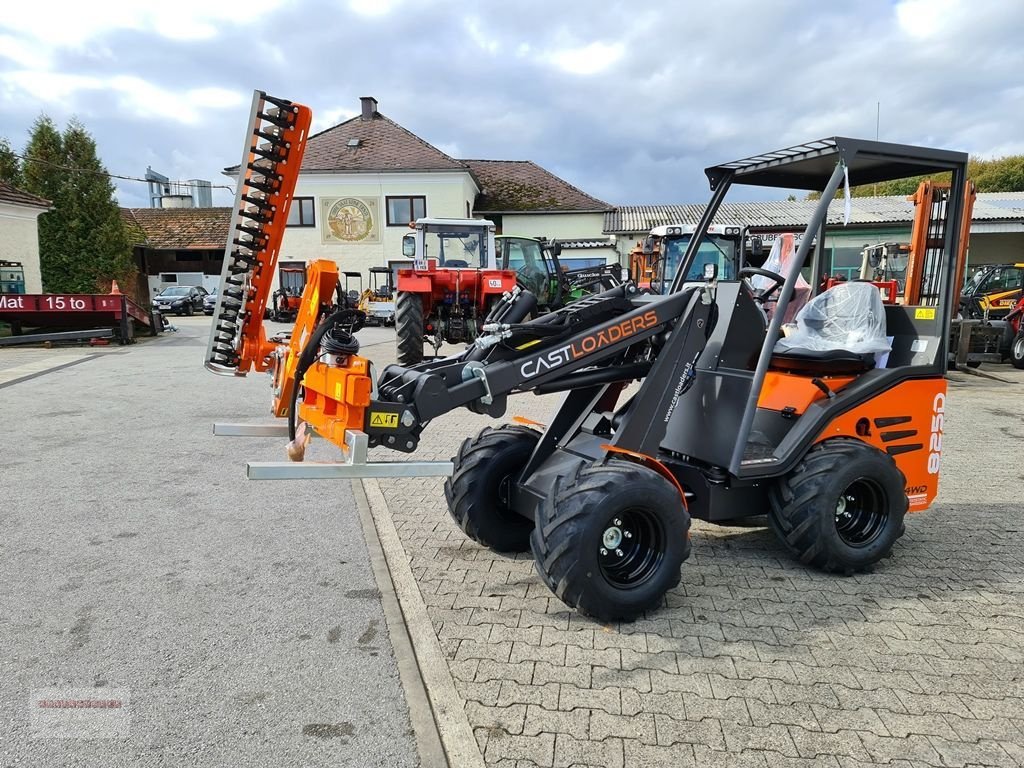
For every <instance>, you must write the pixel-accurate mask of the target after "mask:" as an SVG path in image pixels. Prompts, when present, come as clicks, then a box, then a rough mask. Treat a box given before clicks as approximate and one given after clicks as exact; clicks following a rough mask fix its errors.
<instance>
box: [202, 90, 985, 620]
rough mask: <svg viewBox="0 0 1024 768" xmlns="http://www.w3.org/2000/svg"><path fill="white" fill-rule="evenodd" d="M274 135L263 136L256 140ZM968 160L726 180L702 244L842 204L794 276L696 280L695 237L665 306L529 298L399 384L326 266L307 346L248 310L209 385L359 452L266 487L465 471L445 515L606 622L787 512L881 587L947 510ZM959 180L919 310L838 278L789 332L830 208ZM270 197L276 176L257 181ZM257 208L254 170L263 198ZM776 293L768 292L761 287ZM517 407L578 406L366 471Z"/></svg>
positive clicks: (779, 168)
mask: <svg viewBox="0 0 1024 768" xmlns="http://www.w3.org/2000/svg"><path fill="white" fill-rule="evenodd" d="M261 98H263V97H262V95H260V94H257V99H261ZM293 106H294V110H295V111H294V114H295V116H296V117H295V120H296V121H298V120H299V119H302V120H306V119H307V118H306V117H305V114H306V112H307V111H308V110H306V109H305V108H304V107H299V106H298V105H293ZM256 114H257V116H259V115H261V114H263V112H262V111H261V110H259V109H257V110H256ZM306 125H308V122H306ZM260 130H261V129H260V123H259V121H258V120H257V122H256V123H255V125H254V126H253V127H251V128H250V132H251V135H253V134H259V132H260ZM247 146H248V145H247ZM288 151H289V154H288V156H287V163H283V164H282V170H281V171H280V175H281V178H282V181H281V183H280V188H279V190H278V192H277V196H276V197H274V198H273V199H272V200H271V201H270V204H272V205H274V206H275V208H273V209H270V210H271V211H282V209H283V213H276V212H275V213H272V215H271V216H270V217H269V219H268V220H267V221H266V223H265V226H264V227H263V228H262V229H261V230H260V233H259V236H260V237H261V240H260V243H261V244H260V246H259V247H258V248H256V249H255V250H251V251H250V250H248V249H249V244H248V241H245V245H244V246H243V247H244V248H245V249H247V250H245V251H239V252H238V256H237V257H232V258H229V259H228V260H226V261H227V263H228V267H227V272H226V274H230V273H231V270H232V268H233V267H234V265H236V264H239V263H240V261H241V262H246V261H247V260H246V259H245V258H243V257H246V256H248V255H249V253H251V254H252V256H253V259H252V270H251V272H250V273H248V282H246V283H245V286H246V292H245V295H244V297H243V298H244V302H251V303H254V304H255V305H256V307H257V308H258V307H259V305H260V302H261V296H262V297H263V299H262V300H265V294H264V293H262V292H263V291H265V290H266V288H265V287H264V285H263V283H262V282H261V280H262V275H263V270H264V269H265V265H266V264H268V263H270V262H271V261H272V260H273V256H274V254H275V253H276V250H275V249H276V247H277V246H278V245H279V237H280V230H279V229H278V228H277V227H278V226H279V225H280V223H281V222H282V221H284V219H283V218H281V217H283V216H286V215H287V207H288V206H287V198H288V196H289V195H290V194H291V189H290V188H289V187H288V186H287V185H288V184H289V183H292V182H291V181H290V176H289V174H290V173H291V171H290V170H289V169H294V168H297V167H298V164H299V163H298V162H295V156H296V153H297V154H298V156H299V157H300V158H301V142H300V141H299V140H298V138H297V134H295V133H294V132H293V133H289V150H288ZM250 159H251V158H250ZM966 164H967V156H966V154H963V153H959V152H950V151H946V150H940V149H929V148H924V147H913V146H904V145H896V144H885V143H880V142H874V141H863V140H858V139H850V138H839V137H836V138H829V139H822V140H819V141H814V142H809V143H807V144H803V145H799V146H795V147H789V148H786V149H784V150H780V151H777V152H772V153H767V154H764V155H759V156H755V157H749V158H744V159H741V160H737V161H734V162H730V163H725V164H721V165H716V166H712V167H710V168H708V169H707V171H706V173H707V176H708V179H709V181H710V185H711V190H712V194H711V199H710V202H709V204H708V206H707V208H706V209H705V211H704V213H703V216H702V219H701V221H700V222H699V223H698V224H697V231H699V232H705V231H707V228H708V227H709V226H710V224H711V221H712V220H713V218H714V216H715V214H716V213H717V211H718V209H719V206H720V205H721V203H722V201H723V199H724V198H725V195H726V194H727V192H728V191H729V189H730V188H731V187H732V186H734V185H756V186H764V187H769V188H775V189H780V190H789V189H797V190H807V191H818V192H820V193H821V198H820V201H819V202H818V204H817V205H816V206H815V209H814V212H813V214H812V216H811V220H810V223H809V224H808V227H807V229H806V232H805V233H804V237H803V238H802V239H801V241H800V244H799V247H798V249H797V251H796V254H795V257H794V258H792V259H790V260H789V261H788V266H787V267H786V269H785V274H779V273H773V272H771V271H770V270H765V269H763V268H759V267H745V268H742V269H741V270H740V271H739V272H738V274H736V275H735V276H733V279H722V276H721V275H720V273H719V266H720V265H719V264H716V263H714V262H710V263H707V264H706V265H705V266H704V269H703V271H702V274H701V280H700V281H699V282H698V283H696V284H695V283H694V282H691V281H690V279H689V278H690V270H691V268H692V267H693V265H694V264H695V263H696V262H697V259H698V256H699V252H700V240H698V239H696V238H693V239H691V241H690V243H689V244H688V246H687V248H686V250H685V252H684V254H683V255H682V257H681V259H680V262H679V267H678V269H677V270H676V272H675V276H674V278H673V280H672V282H671V284H670V285H669V286H667V288H666V291H665V293H663V294H660V295H659V294H649V293H648V294H643V293H640V292H639V291H638V290H637V288H636V286H634V285H633V284H632V283H625V284H623V285H620V286H616V287H614V288H612V289H610V290H607V291H604V292H602V293H599V294H596V295H593V296H588V297H584V298H582V299H580V300H579V301H576V302H573V303H571V304H569V305H567V306H565V307H562V308H560V309H557V310H555V311H553V312H550V313H547V314H543V315H540V316H538V317H534V318H533V319H529V318H530V317H531V315H532V313H533V311H534V309H535V308H536V298H535V297H534V296H533V294H532V293H531V292H530V291H528V290H522V289H519V288H516V289H514V290H511V291H509V292H508V293H507V295H502V297H501V298H500V299H498V300H497V301H496V303H495V305H494V306H493V307H492V309H491V311H490V313H489V314H488V316H487V317H486V318H485V319H484V320H483V322H482V323H481V333H480V335H479V336H478V337H477V338H476V339H475V340H474V341H473V342H472V343H471V344H470V345H469V346H468V347H467V349H465V350H464V351H462V352H460V353H459V354H456V355H453V356H451V357H447V358H442V359H436V360H429V361H425V362H422V363H419V364H416V365H401V364H399V365H389V366H387V367H386V368H385V369H384V370H383V371H382V372H381V373H380V375H379V376H377V375H375V372H374V370H373V366H372V363H371V362H370V361H369V360H368V359H366V358H364V357H362V356H360V355H359V353H358V352H359V345H358V341H357V340H356V338H355V336H354V333H355V332H356V331H357V330H358V328H359V326H360V324H361V322H362V319H361V314H360V313H358V312H352V311H351V310H349V309H339V308H338V307H336V306H333V305H331V304H329V303H328V302H325V301H324V297H325V296H330V295H331V293H332V291H333V289H334V287H335V286H336V284H337V280H338V273H337V266H336V265H335V264H334V263H333V262H330V261H319V262H314V263H313V264H312V265H311V271H310V278H309V282H308V283H307V288H306V293H305V295H304V297H303V307H302V310H301V311H300V315H299V318H298V320H297V330H299V329H300V328H301V329H302V332H301V333H298V332H297V333H294V334H292V338H291V342H290V345H289V346H288V347H281V346H279V347H274V346H273V345H268V344H265V343H264V341H263V335H262V325H261V323H260V322H259V319H258V318H259V314H252V313H249V312H244V313H243V315H242V316H241V317H242V321H241V323H240V324H237V325H236V329H237V330H236V331H235V332H234V335H228V334H227V332H226V331H218V330H216V329H215V331H214V334H213V336H212V337H211V347H210V349H209V350H208V353H207V367H210V368H211V369H213V370H215V371H217V372H221V373H225V374H229V375H238V374H240V373H244V372H245V371H247V370H249V369H251V368H257V369H260V368H261V367H262V369H264V370H269V371H271V373H272V375H273V377H274V390H273V391H274V400H273V408H272V409H273V411H274V413H276V414H278V415H279V416H286V417H287V418H288V422H289V424H288V430H287V432H288V434H289V436H290V437H291V439H292V447H293V448H294V447H299V446H301V444H302V443H303V440H304V438H303V435H302V433H303V431H304V430H305V429H309V430H312V431H314V432H316V433H317V434H319V435H320V436H321V437H323V438H324V439H326V440H328V441H330V442H332V443H334V444H335V445H337V446H338V447H339V448H341V450H342V453H343V460H342V461H339V462H335V463H324V462H316V463H312V464H305V463H302V462H292V463H288V462H281V463H268V464H260V465H257V464H250V465H249V468H248V471H249V476H250V477H253V478H306V479H308V478H328V477H369V476H374V477H387V476H390V477H395V476H409V475H424V474H446V473H448V472H449V471H450V472H451V476H450V478H449V479H448V480H447V481H446V482H445V486H444V493H445V498H446V500H447V503H448V507H449V511H450V512H451V515H452V517H453V518H454V520H455V521H456V523H457V524H458V525H459V527H460V528H461V529H462V530H463V531H464V532H465V533H466V534H467V535H468V536H470V537H472V538H473V539H474V540H476V541H477V542H479V543H480V544H481V545H483V546H487V547H491V548H494V549H497V550H501V551H507V552H511V551H531V552H532V554H533V557H534V562H535V564H536V569H537V572H538V575H539V577H540V578H541V579H542V580H543V581H544V583H545V584H547V585H548V586H549V587H550V588H551V590H552V591H553V593H554V594H555V595H556V596H557V597H558V598H560V599H561V600H562V601H563V602H565V603H566V604H567V605H570V606H573V607H575V608H576V609H578V610H579V611H581V612H583V613H586V614H588V615H591V616H594V617H596V618H598V619H601V620H603V621H614V620H626V621H628V620H631V619H635V618H636V617H638V616H640V615H642V614H643V613H644V612H645V611H649V610H653V609H656V608H657V607H658V606H659V605H661V604H662V601H663V600H664V595H665V593H666V591H667V590H669V589H671V588H673V587H674V586H675V585H676V584H677V583H678V582H679V579H680V573H681V567H682V566H683V563H684V561H685V560H686V558H687V557H688V556H689V554H690V550H691V546H693V545H694V542H692V541H691V539H690V536H689V527H690V520H691V519H692V518H699V519H702V520H707V521H710V522H713V523H729V522H732V521H736V520H741V519H743V518H747V517H750V516H755V515H762V514H766V513H767V515H768V520H769V523H770V525H771V527H772V529H773V530H774V531H775V533H776V534H777V535H778V537H779V540H780V541H781V542H782V544H783V546H784V547H785V548H786V549H787V550H788V551H789V552H791V553H792V555H793V556H794V557H795V558H797V559H799V560H800V561H802V562H803V563H805V564H806V565H808V566H811V567H815V568H819V569H821V570H823V571H827V572H831V573H839V574H849V573H855V572H858V571H865V570H870V569H871V568H872V567H873V566H874V565H876V564H877V563H878V562H879V561H881V560H883V559H884V558H886V557H888V556H889V555H890V554H892V552H893V547H894V545H895V543H896V541H897V540H898V539H899V538H900V536H902V534H903V532H904V518H905V515H906V513H907V512H908V511H911V512H919V511H922V510H925V509H927V508H928V506H929V505H930V504H931V503H932V501H933V500H934V498H935V495H936V493H937V490H938V480H939V473H940V469H941V455H942V449H943V425H944V419H945V415H946V406H947V401H946V381H945V378H944V374H945V372H946V364H947V344H948V331H949V326H950V318H951V314H952V312H953V310H954V307H955V303H954V289H955V287H957V284H958V281H957V272H958V263H957V254H958V253H959V241H960V238H961V236H962V230H963V228H964V221H963V210H964V200H965V197H966V192H967V189H966V178H965V171H966ZM243 167H249V168H251V164H250V165H244V164H243ZM275 168H276V166H275ZM950 172H951V175H952V182H951V185H950V186H949V187H947V188H941V187H938V186H936V187H935V188H934V189H933V190H932V192H931V193H930V197H929V198H928V209H927V211H925V212H924V214H922V216H921V217H920V220H921V221H923V222H925V225H926V226H927V228H928V230H927V232H928V237H927V242H928V249H929V250H928V251H927V254H928V257H927V258H924V259H922V260H920V261H914V260H912V263H911V266H910V268H909V269H908V278H907V281H908V285H907V290H908V292H909V293H908V295H909V296H912V297H913V298H914V301H912V302H911V301H904V302H903V303H894V304H888V305H884V304H883V303H882V300H881V296H880V294H879V291H878V289H877V288H876V287H875V286H873V285H871V284H869V283H862V282H858V281H851V282H848V283H844V284H842V285H837V286H835V287H833V288H830V289H827V290H821V287H820V285H819V284H818V283H817V282H816V281H815V283H814V285H815V286H816V287H815V288H814V289H812V294H813V295H812V296H811V297H810V298H809V300H808V301H807V303H806V305H804V306H803V307H802V308H801V309H800V311H799V312H798V313H797V314H796V324H795V326H793V327H790V328H783V318H784V317H785V315H786V314H787V311H788V309H789V308H790V307H789V305H790V303H791V302H792V301H793V300H794V288H795V287H796V283H797V279H798V276H799V273H800V269H801V267H802V265H803V264H804V262H805V260H806V258H807V257H808V256H811V264H812V268H813V269H814V270H815V272H814V274H819V273H820V271H821V269H822V267H823V259H824V258H825V257H826V254H825V250H824V243H825V241H826V214H827V208H828V204H829V202H830V201H831V200H832V199H833V198H834V197H835V195H836V192H837V190H838V189H839V188H840V186H842V184H843V181H844V177H845V176H847V175H848V178H849V182H850V183H851V184H856V185H861V184H870V183H875V182H883V181H887V180H890V179H895V178H904V177H908V176H913V175H923V174H940V173H950ZM254 173H256V172H255V171H254ZM261 178H262V174H260V173H256V177H255V183H256V184H257V185H258V184H261V183H263V182H262V181H261ZM250 188H252V182H250V181H249V176H248V174H247V176H246V179H245V180H244V181H243V183H242V184H240V186H239V195H240V196H242V199H244V197H245V195H246V194H247V193H248V192H247V190H249V189H250ZM916 221H917V219H916V220H915V222H916ZM917 226H918V225H917V224H916V223H915V228H916V227H917ZM263 233H266V234H265V236H264V235H263ZM239 239H241V238H239ZM814 242H816V243H817V245H816V246H815V247H814V252H813V255H812V254H811V248H812V243H814ZM755 276H757V277H761V278H765V279H766V280H767V285H766V286H765V287H761V288H756V289H755V288H754V287H753V285H752V283H751V281H750V278H751V277H755ZM244 302H243V303H244ZM227 319H228V320H231V319H232V318H231V316H230V314H229V316H228V317H227ZM233 350H240V351H241V352H240V353H239V354H235V353H233ZM634 382H639V384H638V385H637V386H630V385H632V384H633V383H634ZM515 392H535V393H538V394H547V393H563V399H562V401H561V405H560V406H559V408H558V410H557V411H556V412H555V414H554V415H553V416H552V418H551V419H550V421H549V423H548V424H546V425H540V424H537V423H536V422H533V421H531V420H529V419H525V418H520V419H517V420H516V421H517V423H514V424H510V425H509V424H506V425H501V426H498V427H497V428H491V427H488V428H486V429H484V430H483V431H482V432H481V433H480V434H478V435H476V436H473V437H469V436H468V437H467V439H466V441H465V442H464V443H463V445H462V447H461V448H460V450H459V452H458V454H457V455H456V456H455V457H454V459H453V461H452V463H451V464H450V465H444V463H442V465H440V466H439V465H437V464H436V463H429V462H416V461H409V462H402V461H399V462H372V461H367V459H366V450H367V448H368V447H373V446H381V447H386V448H391V449H394V450H396V451H400V452H405V453H413V452H415V451H416V449H417V446H418V444H419V441H420V438H421V434H422V432H423V430H424V429H425V428H426V426H427V425H428V424H429V423H430V422H431V421H433V420H435V419H437V418H441V417H443V416H444V414H445V413H447V412H449V411H451V410H453V409H455V408H461V407H465V408H468V409H470V410H471V411H473V412H476V413H482V414H487V415H490V416H492V417H494V418H498V417H500V416H502V415H503V414H504V413H505V411H506V406H507V398H508V396H509V395H510V394H512V393H515ZM272 432H273V430H272V428H270V427H265V426H261V425H256V426H253V427H239V426H236V425H221V427H220V433H222V434H262V435H266V434H270V433H272ZM293 456H294V457H295V458H300V457H301V455H296V454H293Z"/></svg>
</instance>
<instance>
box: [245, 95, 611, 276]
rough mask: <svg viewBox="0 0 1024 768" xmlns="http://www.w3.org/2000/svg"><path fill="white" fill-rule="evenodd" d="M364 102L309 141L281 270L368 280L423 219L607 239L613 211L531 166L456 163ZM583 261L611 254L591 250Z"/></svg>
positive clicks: (511, 231) (373, 104) (530, 233)
mask: <svg viewBox="0 0 1024 768" xmlns="http://www.w3.org/2000/svg"><path fill="white" fill-rule="evenodd" d="M360 102H361V111H360V114H359V115H357V116H355V117H353V118H352V119H350V120H347V121H345V122H343V123H341V124H339V125H336V126H334V127H333V128H328V129H327V130H325V131H321V132H320V133H317V134H313V135H312V136H310V137H309V139H308V143H307V145H306V153H305V156H304V157H303V161H302V172H301V173H300V175H299V179H298V182H297V184H296V188H295V198H294V200H293V202H292V208H291V213H290V217H289V224H288V228H287V230H286V232H285V237H284V242H283V244H282V248H281V257H280V262H281V265H282V266H285V265H289V264H290V263H293V262H306V261H310V260H313V259H321V258H327V259H334V260H335V261H337V262H338V264H339V265H340V267H341V269H343V270H346V271H357V272H361V273H363V274H366V273H367V271H368V269H369V267H372V266H385V265H387V263H388V261H389V260H391V259H398V258H400V257H401V253H402V236H403V235H405V234H406V233H407V232H408V231H409V222H410V221H412V220H414V219H417V218H422V217H433V218H469V217H479V218H488V219H490V220H492V221H494V222H495V224H496V225H497V226H498V231H499V232H501V233H503V234H508V235H526V236H529V237H538V236H543V237H548V238H566V239H574V240H579V241H584V240H588V239H593V238H602V237H604V236H602V234H601V228H602V226H603V223H604V211H606V210H608V209H609V208H610V206H609V205H608V204H607V203H604V202H603V201H601V200H597V199H596V198H593V197H591V196H589V195H587V194H586V193H585V192H583V191H582V190H579V189H577V188H576V187H574V186H572V185H571V184H569V183H568V182H566V181H565V180H563V179H560V178H558V177H557V176H555V175H554V174H552V173H550V172H548V171H546V170H544V169H543V168H541V167H540V166H538V165H536V164H535V163H531V162H529V161H489V160H459V159H456V158H453V157H451V156H449V155H447V154H446V153H444V152H442V151H441V150H440V149H438V148H437V147H434V146H433V145H431V144H429V143H428V142H426V141H424V140H423V139H421V138H420V137H418V136H416V135H415V134H413V133H412V132H410V131H408V130H407V129H405V128H403V127H402V126H401V125H399V124H398V123H396V122H395V121H394V120H391V119H390V118H388V117H386V116H385V115H383V114H382V113H381V112H380V111H378V109H377V100H376V99H374V98H372V97H363V98H362V99H361V100H360ZM237 171H238V169H237V166H236V167H232V168H227V169H225V173H226V174H227V175H230V176H235V175H237ZM604 239H605V240H606V241H608V240H609V238H607V237H604ZM599 250H600V249H599ZM580 253H583V251H582V250H581V251H580ZM566 256H567V257H568V258H569V259H570V260H571V259H572V255H571V252H567V253H566ZM585 258H586V260H587V261H586V263H589V262H591V261H593V260H595V259H597V260H603V259H612V260H614V259H615V258H616V254H615V251H614V250H613V249H612V248H607V249H603V251H602V252H601V253H597V252H595V251H594V250H593V249H592V248H591V249H589V250H588V251H587V252H586V256H585ZM582 265H583V263H582V262H581V263H580V264H575V265H574V266H582Z"/></svg>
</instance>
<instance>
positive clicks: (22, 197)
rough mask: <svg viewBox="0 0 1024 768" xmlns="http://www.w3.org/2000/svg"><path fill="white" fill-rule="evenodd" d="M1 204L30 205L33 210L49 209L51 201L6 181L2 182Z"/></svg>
mask: <svg viewBox="0 0 1024 768" xmlns="http://www.w3.org/2000/svg"><path fill="white" fill-rule="evenodd" d="M0 202H4V203H14V204H15V205H30V206H32V207H33V208H49V207H50V201H49V200H47V199H45V198H42V197H38V196H37V195H32V194H29V193H28V192H25V191H23V190H20V189H18V188H17V187H14V186H11V185H10V184H8V183H7V182H6V181H0Z"/></svg>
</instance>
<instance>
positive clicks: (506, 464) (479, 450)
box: [444, 425, 540, 552]
mask: <svg viewBox="0 0 1024 768" xmlns="http://www.w3.org/2000/svg"><path fill="white" fill-rule="evenodd" d="M538 440H540V433H539V432H536V431H534V430H532V429H527V428H526V427H519V426H512V425H505V426H502V427H499V428H497V429H492V428H491V427H485V428H484V430H483V431H482V432H481V433H480V434H479V435H477V436H476V437H475V438H473V439H471V440H470V439H467V440H465V441H464V442H463V443H462V445H461V446H460V448H459V452H458V455H457V456H455V458H454V459H453V461H454V463H455V471H454V472H453V473H452V476H451V478H450V479H448V480H445V483H444V497H445V499H447V501H448V511H449V512H450V513H451V515H452V517H453V518H455V522H456V523H458V525H459V528H461V529H462V530H463V532H464V533H465V534H466V535H467V536H469V538H471V539H473V541H476V542H478V543H480V544H483V545H484V546H485V547H487V548H489V549H493V550H494V551H495V552H525V551H526V550H528V549H529V548H530V532H531V531H532V530H533V521H532V520H530V519H529V518H527V517H523V516H522V515H520V514H518V513H516V512H515V511H514V510H512V509H511V508H510V506H509V492H510V490H511V488H510V484H511V483H513V482H515V480H516V476H517V475H518V474H519V472H521V471H522V469H523V467H525V466H526V462H527V461H528V460H529V458H530V454H531V453H533V449H534V448H535V447H536V446H537V441H538Z"/></svg>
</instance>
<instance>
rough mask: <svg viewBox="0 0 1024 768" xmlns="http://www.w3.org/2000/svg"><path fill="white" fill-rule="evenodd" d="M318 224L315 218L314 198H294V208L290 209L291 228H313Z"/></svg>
mask: <svg viewBox="0 0 1024 768" xmlns="http://www.w3.org/2000/svg"><path fill="white" fill-rule="evenodd" d="M315 224H316V221H315V218H314V216H313V198H312V197H293V198H292V207H291V208H289V209H288V226H289V227H312V226H314V225H315Z"/></svg>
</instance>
